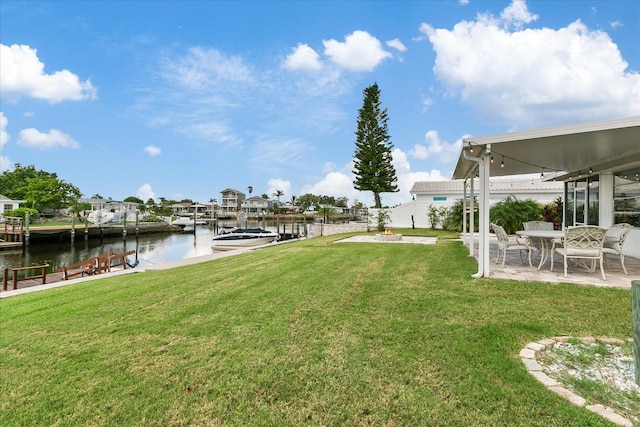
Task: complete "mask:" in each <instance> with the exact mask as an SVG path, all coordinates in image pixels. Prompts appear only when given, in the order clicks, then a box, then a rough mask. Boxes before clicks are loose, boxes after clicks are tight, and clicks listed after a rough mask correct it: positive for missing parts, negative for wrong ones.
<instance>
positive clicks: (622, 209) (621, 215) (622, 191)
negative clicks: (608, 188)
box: [613, 166, 640, 227]
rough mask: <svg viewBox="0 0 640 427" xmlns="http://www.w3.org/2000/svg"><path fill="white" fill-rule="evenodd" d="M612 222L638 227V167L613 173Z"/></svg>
mask: <svg viewBox="0 0 640 427" xmlns="http://www.w3.org/2000/svg"><path fill="white" fill-rule="evenodd" d="M613 222H614V223H615V224H619V223H621V222H628V223H629V224H631V225H633V226H635V227H640V166H637V167H635V168H632V169H627V170H623V171H620V172H616V173H614V178H613Z"/></svg>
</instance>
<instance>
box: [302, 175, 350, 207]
mask: <svg viewBox="0 0 640 427" xmlns="http://www.w3.org/2000/svg"><path fill="white" fill-rule="evenodd" d="M306 193H311V194H315V195H317V196H333V197H347V198H348V199H349V201H353V200H355V199H357V198H358V196H360V194H361V193H360V192H359V191H358V190H356V189H355V188H353V177H352V176H350V175H348V174H346V173H344V172H338V171H333V172H329V173H327V174H326V175H325V176H324V177H323V178H322V179H321V180H320V181H319V182H317V183H315V184H312V185H307V186H305V187H304V188H303V189H302V191H301V194H306ZM359 200H362V199H359Z"/></svg>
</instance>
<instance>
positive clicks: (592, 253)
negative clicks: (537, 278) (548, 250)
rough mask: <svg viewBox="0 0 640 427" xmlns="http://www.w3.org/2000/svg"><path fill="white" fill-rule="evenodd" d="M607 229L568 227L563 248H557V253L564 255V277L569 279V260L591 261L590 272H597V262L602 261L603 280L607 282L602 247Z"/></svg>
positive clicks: (591, 226)
mask: <svg viewBox="0 0 640 427" xmlns="http://www.w3.org/2000/svg"><path fill="white" fill-rule="evenodd" d="M606 231H607V230H606V229H605V228H602V227H597V226H595V225H579V226H576V227H567V228H566V229H565V231H564V239H563V246H562V247H560V248H555V252H556V253H558V254H560V255H562V257H563V261H564V277H567V261H568V260H569V259H590V260H591V267H589V268H588V270H589V271H590V272H593V271H594V270H595V261H596V260H598V261H600V273H601V274H602V280H607V279H606V278H605V276H604V269H603V268H602V259H603V258H604V256H603V252H602V246H603V244H604V236H605V233H606ZM551 271H553V257H551Z"/></svg>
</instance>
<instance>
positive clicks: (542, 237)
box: [516, 229, 564, 270]
mask: <svg viewBox="0 0 640 427" xmlns="http://www.w3.org/2000/svg"><path fill="white" fill-rule="evenodd" d="M516 234H517V235H518V236H525V237H527V239H528V241H531V242H534V241H537V244H536V245H535V246H531V245H529V247H531V248H532V250H535V249H539V250H540V263H539V264H538V270H540V269H541V268H542V265H543V264H544V263H545V262H546V261H547V257H549V256H551V258H553V252H554V249H555V247H556V246H560V245H561V244H562V243H561V242H562V238H563V237H564V232H563V231H561V230H553V229H552V230H519V231H516ZM550 247H551V249H549V248H550Z"/></svg>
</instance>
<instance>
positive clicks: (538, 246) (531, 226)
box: [522, 221, 553, 258]
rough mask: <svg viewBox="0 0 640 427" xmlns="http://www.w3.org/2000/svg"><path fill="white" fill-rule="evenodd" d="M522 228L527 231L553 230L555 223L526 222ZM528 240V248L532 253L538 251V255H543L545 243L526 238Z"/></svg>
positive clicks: (536, 239)
mask: <svg viewBox="0 0 640 427" xmlns="http://www.w3.org/2000/svg"><path fill="white" fill-rule="evenodd" d="M522 226H523V228H524V229H525V230H553V223H552V222H546V221H526V222H523V223H522ZM526 239H527V240H526V244H527V246H529V247H530V248H531V250H532V251H536V255H537V254H541V253H542V245H543V244H544V242H542V240H541V239H538V238H532V237H526ZM534 258H535V257H534Z"/></svg>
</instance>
